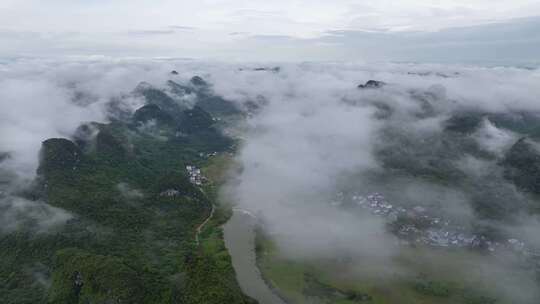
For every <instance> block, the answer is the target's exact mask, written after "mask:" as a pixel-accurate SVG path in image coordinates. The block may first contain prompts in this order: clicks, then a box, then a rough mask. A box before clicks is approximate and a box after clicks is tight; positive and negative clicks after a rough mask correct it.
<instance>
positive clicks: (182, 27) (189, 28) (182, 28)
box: [169, 25, 197, 31]
mask: <svg viewBox="0 0 540 304" xmlns="http://www.w3.org/2000/svg"><path fill="white" fill-rule="evenodd" d="M169 28H171V29H174V30H180V31H194V30H196V29H197V28H196V27H194V26H185V25H170V26H169Z"/></svg>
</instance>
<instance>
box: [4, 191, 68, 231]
mask: <svg viewBox="0 0 540 304" xmlns="http://www.w3.org/2000/svg"><path fill="white" fill-rule="evenodd" d="M72 218H73V215H72V214H70V213H69V212H67V211H65V210H63V209H60V208H56V207H53V206H50V205H48V204H46V203H44V202H41V201H29V200H26V199H24V198H21V197H15V196H8V197H2V198H0V231H1V232H2V233H10V232H13V231H16V230H20V229H23V228H24V229H29V230H33V231H36V232H38V233H45V232H49V231H50V230H51V229H53V228H55V227H59V226H61V225H63V224H65V223H66V222H67V221H68V220H70V219H72Z"/></svg>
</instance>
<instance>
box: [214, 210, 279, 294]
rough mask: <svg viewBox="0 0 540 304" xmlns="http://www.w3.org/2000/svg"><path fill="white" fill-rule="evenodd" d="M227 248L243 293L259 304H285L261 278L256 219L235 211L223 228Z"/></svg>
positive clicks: (240, 211) (243, 212)
mask: <svg viewBox="0 0 540 304" xmlns="http://www.w3.org/2000/svg"><path fill="white" fill-rule="evenodd" d="M223 233H224V239H225V246H226V247H227V249H228V250H229V254H230V255H231V258H232V264H233V267H234V270H235V271H236V278H237V280H238V284H239V285H240V288H242V291H243V292H244V293H245V294H247V295H248V296H250V297H252V298H254V299H255V300H257V301H258V302H259V304H285V302H284V301H283V300H281V299H280V298H279V297H278V296H277V295H276V294H275V293H274V292H272V290H271V289H270V287H268V285H266V283H265V281H264V280H263V279H262V277H261V273H260V271H259V268H258V267H257V263H256V255H255V218H254V217H253V216H252V215H250V214H249V213H248V212H246V211H243V210H238V209H235V210H234V213H233V216H232V217H231V218H230V219H229V221H228V222H227V223H226V224H225V225H224V226H223Z"/></svg>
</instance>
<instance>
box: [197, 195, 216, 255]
mask: <svg viewBox="0 0 540 304" xmlns="http://www.w3.org/2000/svg"><path fill="white" fill-rule="evenodd" d="M215 208H216V207H215V206H214V204H212V210H211V211H210V215H208V217H207V218H206V219H205V220H204V222H202V223H201V224H200V225H199V227H197V233H195V244H196V245H197V246H199V243H200V242H199V234H201V231H202V230H203V228H204V226H205V225H206V224H207V223H208V222H209V221H210V220H211V219H212V217H213V216H214V210H215Z"/></svg>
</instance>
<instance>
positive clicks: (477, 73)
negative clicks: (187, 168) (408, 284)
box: [211, 63, 540, 303]
mask: <svg viewBox="0 0 540 304" xmlns="http://www.w3.org/2000/svg"><path fill="white" fill-rule="evenodd" d="M537 77H538V70H527V69H515V68H493V69H491V68H477V67H460V66H444V65H414V64H386V65H384V64H382V65H369V64H367V65H355V64H339V63H335V64H330V63H329V64H310V63H304V64H284V65H281V70H280V72H279V73H275V74H274V73H262V74H257V73H255V72H250V71H249V70H245V71H242V72H241V73H230V72H227V71H214V72H213V73H211V78H212V80H213V81H212V82H213V83H215V86H214V88H215V90H216V91H217V92H218V93H220V94H223V95H224V96H226V97H228V98H229V99H233V100H237V101H238V102H242V101H246V100H265V101H266V102H265V103H264V104H263V105H261V106H262V109H261V110H260V111H259V112H258V113H256V114H254V116H252V118H251V119H250V120H249V121H248V125H247V129H248V132H247V133H246V134H245V135H244V136H243V145H242V147H241V150H240V153H239V155H238V157H237V160H238V162H239V163H240V166H241V170H239V173H238V176H236V178H234V179H231V182H230V184H229V186H228V188H227V189H226V190H225V195H227V196H228V198H227V199H228V201H234V202H237V203H238V204H239V206H240V207H242V208H246V209H249V210H251V211H253V212H254V213H255V214H258V215H259V217H260V218H261V219H262V222H263V223H264V228H265V230H266V231H267V232H268V234H269V235H270V236H271V237H272V238H273V239H274V240H275V241H276V243H277V245H278V247H279V248H280V250H281V252H282V253H283V254H284V255H285V256H287V257H289V258H294V259H302V260H305V259H308V260H309V259H315V260H319V259H323V260H327V259H336V258H337V259H339V258H345V260H351V262H350V263H349V264H350V267H351V268H352V269H358V272H356V273H354V276H356V277H360V278H361V277H364V278H365V277H366V276H368V277H370V276H373V277H377V278H379V279H380V278H381V277H382V278H383V279H388V278H392V277H393V276H395V275H398V276H400V277H401V276H405V277H409V278H411V279H412V278H414V277H415V272H416V271H417V270H418V269H419V268H418V267H423V266H422V265H420V264H422V263H425V264H426V265H440V266H441V267H443V266H442V265H444V267H443V268H445V269H452V273H455V274H458V275H457V276H458V277H460V278H462V279H463V278H465V279H463V280H465V281H466V282H467V284H472V285H474V286H476V284H478V282H484V283H485V282H489V284H492V285H490V286H494V287H493V288H490V289H489V290H488V291H487V292H488V293H493V294H496V295H497V296H500V297H503V298H508V297H510V298H514V299H519V301H522V302H524V303H529V302H531V301H533V300H534V299H535V298H536V297H537V296H538V294H539V293H538V291H539V290H538V287H537V286H536V285H535V284H536V283H535V278H534V275H533V274H531V273H530V272H528V271H525V270H523V269H522V268H521V266H520V265H521V264H520V263H521V262H520V260H521V257H519V256H516V255H515V254H514V253H510V252H506V251H505V250H503V249H501V250H500V251H499V255H496V256H495V257H485V256H484V257H483V256H480V255H478V254H476V253H474V252H467V251H463V252H461V251H460V254H463V256H465V257H466V258H465V260H467V259H468V261H469V262H464V261H462V260H460V259H457V258H456V259H453V258H451V257H448V256H447V255H445V254H441V253H440V252H439V253H437V251H430V250H426V252H425V255H423V256H422V257H421V258H420V260H419V261H420V262H419V261H416V262H415V259H418V257H417V256H415V257H414V258H413V257H411V256H409V254H410V252H409V250H408V249H407V247H403V246H401V245H398V243H399V242H398V240H397V237H396V236H395V234H394V233H390V231H389V229H388V224H390V222H389V220H387V219H385V218H381V217H376V216H370V215H369V214H367V215H366V214H365V213H361V212H359V211H355V210H357V209H355V208H354V207H353V206H351V204H350V196H351V195H352V194H354V193H360V194H362V195H367V194H369V193H373V192H379V193H383V194H384V196H385V197H386V198H387V199H388V201H389V202H390V203H392V204H395V205H399V206H408V208H413V207H415V206H424V207H426V208H429V210H434V211H433V212H435V213H436V214H437V216H440V217H441V218H444V219H446V220H449V221H450V222H451V223H453V225H456V226H459V227H460V229H463V230H462V231H466V233H470V234H478V235H480V234H482V233H485V230H483V229H487V228H488V227H489V228H490V229H491V228H494V227H495V229H499V230H498V231H499V232H502V231H504V232H503V234H502V235H504V236H506V237H518V238H520V239H522V240H524V241H526V242H527V243H528V244H530V245H531V246H534V245H535V244H536V242H537V239H535V238H531V236H528V234H527V233H517V231H518V230H516V229H515V227H514V228H513V229H509V228H508V229H506V228H505V227H513V225H514V224H513V223H514V222H517V223H520V219H522V218H523V216H524V215H523V213H522V212H525V210H527V209H526V208H524V206H525V205H527V204H534V203H535V202H534V201H533V200H532V201H531V199H530V198H528V197H527V195H526V194H524V193H522V192H520V191H519V190H517V189H516V188H515V186H514V185H513V184H511V183H510V182H508V181H507V180H506V179H505V178H504V177H503V175H502V172H501V168H500V167H499V166H498V164H497V161H496V160H494V159H493V158H491V156H489V157H486V156H481V155H485V154H481V153H484V152H479V151H488V152H489V153H493V154H496V155H499V157H501V155H503V154H504V151H505V149H508V147H509V145H511V144H513V143H515V140H517V139H518V138H519V137H518V136H516V135H513V134H512V132H509V131H506V130H503V129H500V128H498V127H495V126H494V125H493V124H492V123H491V122H489V121H485V120H484V121H483V120H482V115H480V116H479V124H478V126H477V127H478V129H477V131H474V130H471V131H470V133H466V132H465V133H459V134H458V133H454V132H453V131H447V130H446V126H447V123H448V122H447V121H448V120H449V119H450V118H451V117H454V116H456V115H460V114H461V113H464V112H465V113H471V112H472V113H484V112H486V113H505V114H509V113H513V112H516V111H518V112H519V111H523V110H525V109H527V110H526V111H531V112H538V111H540V105H539V104H538V103H537V102H536V100H537V99H538V97H540V91H538V90H537V89H536V87H537V86H536V85H535V84H534V82H535V81H533V79H537ZM369 79H377V80H382V81H384V82H386V83H387V85H385V86H383V87H382V88H380V89H364V90H361V89H357V88H356V86H357V85H358V84H360V83H365V82H366V81H367V80H369ZM490 155H491V154H490ZM414 170H416V171H414ZM509 202H512V203H509ZM493 210H495V214H489V215H486V213H489V212H492V211H493ZM486 219H489V220H486ZM519 226H520V225H519V224H518V227H519ZM496 227H498V228H496ZM529 227H535V226H533V224H531V225H530V226H529ZM524 229H525V228H524ZM508 231H512V232H513V233H508ZM525 231H533V229H531V228H529V229H525ZM464 233H465V232H464ZM502 241H504V242H506V240H504V237H503V240H502ZM463 256H462V257H463ZM500 259H501V260H500ZM404 260H407V261H408V262H406V263H402V262H399V261H404ZM529 262H530V261H529ZM433 267H434V268H432V269H431V271H430V274H432V275H435V276H436V273H437V272H436V271H435V270H434V269H436V267H435V266H433ZM473 270H474V271H476V270H478V271H479V273H480V274H479V275H476V274H475V273H470V272H471V271H473ZM353 272H354V271H353ZM505 273H507V274H510V275H509V276H505ZM447 279H448V278H447ZM520 286H526V288H525V290H523V289H522V288H521V287H520Z"/></svg>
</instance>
